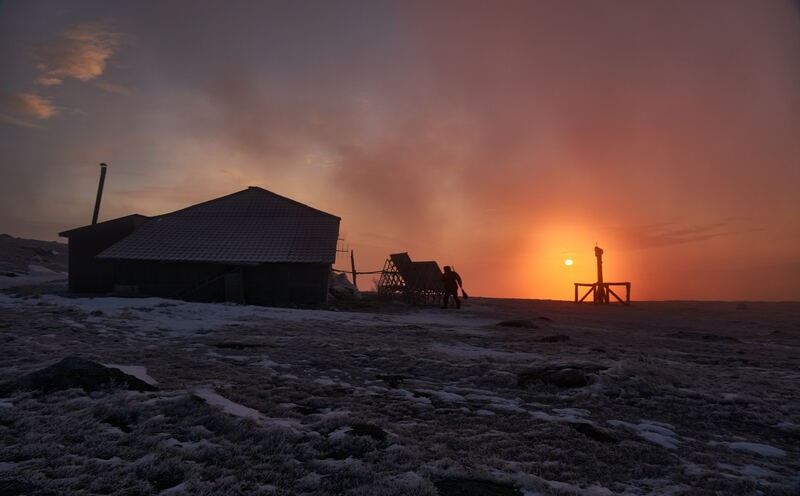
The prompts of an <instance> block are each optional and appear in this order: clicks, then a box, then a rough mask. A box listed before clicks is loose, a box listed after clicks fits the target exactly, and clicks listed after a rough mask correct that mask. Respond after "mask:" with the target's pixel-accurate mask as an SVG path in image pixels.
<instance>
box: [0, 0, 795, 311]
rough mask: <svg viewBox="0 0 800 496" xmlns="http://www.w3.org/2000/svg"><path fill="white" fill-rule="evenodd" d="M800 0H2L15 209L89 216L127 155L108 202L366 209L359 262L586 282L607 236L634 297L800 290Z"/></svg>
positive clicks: (3, 138) (540, 290) (503, 280)
mask: <svg viewBox="0 0 800 496" xmlns="http://www.w3.org/2000/svg"><path fill="white" fill-rule="evenodd" d="M799 13H800V9H798V4H797V3H793V2H790V1H788V0H772V1H767V0H752V1H744V0H743V1H734V2H732V1H729V0H720V1H714V0H705V1H703V2H674V1H667V0H665V1H642V0H629V1H625V0H619V1H614V2H596V1H588V0H587V1H571V2H560V1H555V0H554V1H520V2H515V1H500V2H479V1H476V2H468V1H453V2H447V1H436V2H407V1H397V2H378V1H364V2H356V1H348V2H325V1H319V2H307V1H301V2H245V1H240V2H203V1H188V0H186V1H177V0H176V1H166V2H126V3H122V2H105V1H76V2H60V1H50V2H41V1H26V2H3V3H0V168H1V170H2V183H1V184H0V232H6V233H9V234H12V235H15V236H22V237H33V238H38V239H47V240H51V239H57V233H58V232H59V231H62V230H66V229H69V228H73V227H78V226H82V225H86V224H88V223H89V222H90V221H91V214H92V208H93V202H94V195H95V190H96V187H97V177H98V173H99V170H98V166H97V165H98V164H99V163H100V162H107V163H108V164H109V172H108V178H107V181H106V190H105V195H104V199H103V204H102V206H101V210H100V220H107V219H111V218H114V217H119V216H123V215H128V214H131V213H141V214H145V215H155V214H161V213H166V212H169V211H172V210H176V209H179V208H183V207H185V206H188V205H191V204H194V203H198V202H201V201H205V200H208V199H212V198H215V197H218V196H222V195H225V194H229V193H232V192H235V191H237V190H240V189H243V188H245V187H247V186H250V185H256V186H261V187H264V188H266V189H269V190H271V191H273V192H275V193H278V194H281V195H284V196H288V197H290V198H293V199H295V200H298V201H300V202H303V203H306V204H308V205H311V206H313V207H315V208H319V209H321V210H324V211H326V212H330V213H332V214H335V215H338V216H340V217H342V231H341V234H342V236H343V237H344V245H345V246H346V247H348V248H352V249H353V250H354V251H355V256H356V263H357V265H358V269H359V270H376V269H380V268H382V266H383V262H384V260H385V259H386V257H387V255H388V254H390V253H394V252H400V251H408V252H409V253H410V255H411V256H412V258H413V259H415V260H437V261H438V262H439V263H440V265H445V264H447V265H453V266H454V267H455V268H456V270H457V271H458V272H459V273H460V274H461V275H462V277H463V278H464V285H465V288H466V289H467V290H468V291H469V292H470V293H471V294H476V295H483V296H498V297H518V298H548V299H571V298H572V291H573V286H572V283H573V282H592V281H594V280H595V272H594V271H595V269H594V254H593V248H594V246H595V243H597V244H599V245H600V246H601V247H602V248H603V249H604V250H605V258H604V261H605V264H604V271H605V278H606V280H608V281H612V280H622V281H631V282H632V283H633V288H632V298H633V299H634V300H636V299H639V300H641V299H648V300H652V299H659V300H660V299H701V300H797V299H798V295H800V201H798V186H799V185H800V166H799V164H798V157H800V139H798V136H800V15H798V14H799ZM568 258H569V259H572V260H574V264H573V265H572V266H568V265H565V264H564V260H565V259H568ZM337 267H341V268H349V257H348V258H347V259H346V258H345V257H342V259H341V260H340V261H339V262H338V263H337ZM364 279H365V280H363V279H362V280H360V281H359V282H360V286H361V288H362V289H370V285H371V281H370V280H369V279H368V278H364Z"/></svg>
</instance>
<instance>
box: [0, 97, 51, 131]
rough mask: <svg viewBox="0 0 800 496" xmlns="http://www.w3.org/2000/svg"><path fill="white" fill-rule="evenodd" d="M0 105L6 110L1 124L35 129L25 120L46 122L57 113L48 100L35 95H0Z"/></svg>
mask: <svg viewBox="0 0 800 496" xmlns="http://www.w3.org/2000/svg"><path fill="white" fill-rule="evenodd" d="M0 105H1V106H2V107H4V108H5V109H7V112H8V113H6V114H4V117H3V119H2V120H3V122H6V123H9V124H15V125H19V126H23V127H37V126H36V125H35V124H33V123H31V122H30V121H28V120H27V119H36V120H47V119H49V118H51V117H53V116H55V115H58V113H59V111H58V108H56V107H55V106H54V105H53V104H52V103H51V101H50V100H49V99H47V98H44V97H41V96H39V95H37V94H35V93H0Z"/></svg>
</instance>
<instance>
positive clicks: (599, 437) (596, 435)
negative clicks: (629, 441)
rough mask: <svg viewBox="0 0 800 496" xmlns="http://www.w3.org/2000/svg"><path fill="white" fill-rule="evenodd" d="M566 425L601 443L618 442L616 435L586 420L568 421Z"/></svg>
mask: <svg viewBox="0 0 800 496" xmlns="http://www.w3.org/2000/svg"><path fill="white" fill-rule="evenodd" d="M567 425H569V426H570V427H572V428H573V429H575V430H576V431H578V432H580V433H581V434H583V435H584V436H586V437H588V438H589V439H594V440H595V441H599V442H601V443H618V442H619V439H617V438H616V437H614V436H612V435H611V434H609V433H607V432H606V431H603V430H600V429H598V428H597V427H595V426H593V425H592V424H588V423H586V422H570V423H569V424H567Z"/></svg>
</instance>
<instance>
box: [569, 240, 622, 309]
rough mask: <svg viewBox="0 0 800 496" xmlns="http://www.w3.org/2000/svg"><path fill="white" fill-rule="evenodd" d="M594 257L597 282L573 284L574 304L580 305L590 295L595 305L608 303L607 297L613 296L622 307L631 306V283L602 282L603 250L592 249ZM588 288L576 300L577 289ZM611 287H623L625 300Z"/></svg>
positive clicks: (596, 247)
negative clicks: (595, 259) (595, 258)
mask: <svg viewBox="0 0 800 496" xmlns="http://www.w3.org/2000/svg"><path fill="white" fill-rule="evenodd" d="M594 256H595V257H597V282H592V283H581V282H576V283H574V284H575V303H582V302H583V301H584V300H585V299H586V297H587V296H589V295H590V294H591V295H592V299H593V301H594V302H595V303H609V302H610V298H609V295H613V296H614V298H616V299H617V301H619V302H620V303H622V304H623V305H630V304H631V283H630V282H628V281H626V282H604V281H603V249H602V248H600V247H599V246H595V247H594ZM580 286H582V287H588V288H589V290H588V291H587V292H586V294H584V295H583V296H582V297H581V299H578V287H580ZM611 286H625V299H624V300H623V299H622V298H620V296H619V295H618V294H617V293H615V292H614V290H613V289H611Z"/></svg>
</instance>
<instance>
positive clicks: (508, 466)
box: [0, 283, 800, 495]
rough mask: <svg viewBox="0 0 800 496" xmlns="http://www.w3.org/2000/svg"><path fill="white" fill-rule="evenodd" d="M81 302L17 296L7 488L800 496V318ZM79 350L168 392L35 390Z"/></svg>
mask: <svg viewBox="0 0 800 496" xmlns="http://www.w3.org/2000/svg"><path fill="white" fill-rule="evenodd" d="M61 284H63V283H61ZM62 289H63V288H62ZM54 293H56V294H54ZM58 293H59V289H58V285H55V286H50V288H49V289H47V288H46V287H43V288H42V290H41V291H39V292H37V291H31V290H30V289H28V290H26V291H24V292H13V291H12V292H11V293H6V294H5V295H4V296H2V297H0V298H1V299H0V343H2V347H0V350H1V351H0V384H2V387H0V392H1V394H2V398H0V494H119V495H122V494H285V495H290V494H307V495H319V494H354V495H356V494H358V495H367V494H369V495H382V494H386V495H388V494H393V495H394V494H397V495H400V494H409V495H411V494H413V495H435V494H440V495H455V494H517V495H520V494H525V495H566V494H590V495H612V494H620V495H621V494H626V495H645V494H657V495H721V494H740V495H762V494H763V495H790V494H791V495H794V494H798V490H800V457H798V454H800V453H799V452H798V449H797V446H798V445H800V442H799V441H800V400H799V399H798V398H800V395H798V389H800V386H798V384H800V372H798V368H797V357H798V356H800V355H799V354H798V351H800V335H799V334H798V331H799V329H798V322H800V304H797V303H785V304H783V303H746V304H743V303H696V302H669V303H657V302H651V303H648V302H644V303H635V304H633V305H631V306H630V307H623V306H618V305H611V306H606V307H597V306H594V305H590V304H585V305H576V304H573V303H567V302H552V301H524V300H493V299H481V298H471V299H470V300H468V302H467V304H466V305H465V308H464V309H462V310H461V311H455V310H440V309H438V308H431V309H416V308H411V307H406V306H404V305H402V304H397V303H389V302H380V301H375V300H370V301H367V302H365V303H364V305H363V308H364V309H365V310H367V311H362V312H333V311H321V310H319V311H317V310H289V309H266V308H259V307H245V306H236V305H224V304H197V303H185V302H178V301H169V300H160V299H151V298H146V299H130V300H125V299H118V298H109V299H103V298H95V299H88V298H70V297H67V296H65V295H63V294H58ZM354 309H355V308H354ZM66 357H79V358H81V359H83V360H86V361H89V362H91V363H94V364H100V367H101V368H107V367H106V366H108V367H110V368H114V369H116V370H121V371H124V372H126V373H128V374H130V375H131V376H132V377H137V379H136V380H144V381H145V382H147V383H149V384H152V385H153V386H154V387H155V388H157V389H156V390H154V391H147V390H137V389H136V388H131V387H130V384H128V383H127V382H126V381H124V380H122V379H120V377H119V376H114V377H115V378H109V377H110V376H109V377H106V376H104V375H103V374H99V375H98V376H97V377H98V378H97V387H93V386H89V387H87V385H86V384H85V383H79V382H73V383H70V382H69V381H66V382H67V383H66V384H65V385H63V387H60V388H55V389H53V388H50V387H44V386H41V384H39V383H36V382H35V381H34V379H35V378H36V377H37V376H36V375H35V373H36V372H37V371H42V370H44V369H46V368H47V367H51V366H53V365H56V364H58V363H59V362H60V361H61V360H62V359H64V358H66ZM62 365H63V364H62ZM111 366H113V367H111ZM50 371H51V372H52V369H50ZM30 374H34V375H33V376H32V375H30ZM61 374H62V375H67V376H68V375H69V372H68V371H65V370H64V369H61ZM40 375H41V373H40ZM26 381H27V382H26ZM31 381H34V382H31ZM129 382H130V383H131V384H132V383H134V380H133V379H131V380H130V381H129ZM140 389H142V388H140Z"/></svg>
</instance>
